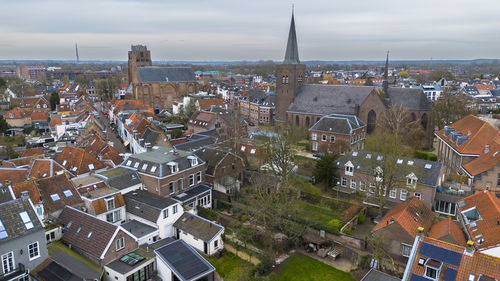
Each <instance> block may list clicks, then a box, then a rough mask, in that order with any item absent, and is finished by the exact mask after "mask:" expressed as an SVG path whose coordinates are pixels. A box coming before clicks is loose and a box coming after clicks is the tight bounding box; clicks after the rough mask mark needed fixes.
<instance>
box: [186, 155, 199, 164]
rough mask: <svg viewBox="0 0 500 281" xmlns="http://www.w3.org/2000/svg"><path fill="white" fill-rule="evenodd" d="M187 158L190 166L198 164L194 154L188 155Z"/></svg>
mask: <svg viewBox="0 0 500 281" xmlns="http://www.w3.org/2000/svg"><path fill="white" fill-rule="evenodd" d="M187 159H188V160H189V163H190V164H191V167H192V166H196V165H198V158H196V157H195V156H192V155H189V156H188V157H187Z"/></svg>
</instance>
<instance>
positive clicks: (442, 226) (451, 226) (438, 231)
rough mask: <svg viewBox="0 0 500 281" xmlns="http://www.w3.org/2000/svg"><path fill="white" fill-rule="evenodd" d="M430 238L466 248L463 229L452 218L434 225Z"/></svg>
mask: <svg viewBox="0 0 500 281" xmlns="http://www.w3.org/2000/svg"><path fill="white" fill-rule="evenodd" d="M429 237H431V238H434V239H438V240H441V241H444V242H448V243H452V244H457V245H460V246H465V244H466V242H467V241H466V239H465V235H464V232H463V231H462V228H461V227H460V226H459V225H458V224H457V223H456V222H454V221H453V220H452V219H451V218H447V219H445V220H442V221H440V222H438V223H436V224H434V225H433V226H432V227H431V231H430V233H429Z"/></svg>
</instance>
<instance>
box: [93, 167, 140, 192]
mask: <svg viewBox="0 0 500 281" xmlns="http://www.w3.org/2000/svg"><path fill="white" fill-rule="evenodd" d="M97 175H99V176H102V177H104V178H106V183H107V184H108V186H109V187H112V188H115V189H118V190H122V189H125V188H128V187H130V186H133V185H136V184H140V183H141V179H140V177H139V175H138V174H137V172H136V171H135V170H133V169H129V168H124V167H116V168H113V169H109V170H107V171H104V172H100V173H98V174H97Z"/></svg>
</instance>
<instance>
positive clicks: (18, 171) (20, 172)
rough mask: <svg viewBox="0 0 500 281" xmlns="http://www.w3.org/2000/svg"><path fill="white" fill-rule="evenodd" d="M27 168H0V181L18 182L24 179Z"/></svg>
mask: <svg viewBox="0 0 500 281" xmlns="http://www.w3.org/2000/svg"><path fill="white" fill-rule="evenodd" d="M27 174H28V169H24V168H0V183H1V184H5V182H6V181H9V182H10V183H12V184H16V183H20V182H23V181H25V180H26V175H27Z"/></svg>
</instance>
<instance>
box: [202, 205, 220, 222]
mask: <svg viewBox="0 0 500 281" xmlns="http://www.w3.org/2000/svg"><path fill="white" fill-rule="evenodd" d="M197 210H198V215H199V216H200V217H203V218H206V219H209V220H216V219H217V217H218V214H217V213H216V212H215V211H214V210H212V209H208V208H203V207H201V206H198V207H197Z"/></svg>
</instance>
